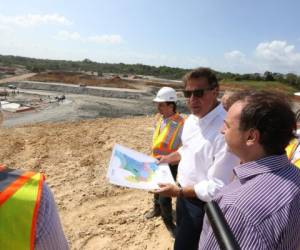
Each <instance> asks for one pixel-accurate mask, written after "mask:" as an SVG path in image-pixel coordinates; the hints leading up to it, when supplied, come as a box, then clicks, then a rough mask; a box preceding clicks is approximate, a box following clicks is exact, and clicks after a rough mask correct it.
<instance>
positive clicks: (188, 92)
mask: <svg viewBox="0 0 300 250" xmlns="http://www.w3.org/2000/svg"><path fill="white" fill-rule="evenodd" d="M214 88H215V87H209V88H206V89H194V90H183V95H184V97H185V98H190V97H191V96H192V95H193V96H194V97H202V96H203V95H204V93H205V91H207V90H212V89H214Z"/></svg>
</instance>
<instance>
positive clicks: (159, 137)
mask: <svg viewBox="0 0 300 250" xmlns="http://www.w3.org/2000/svg"><path fill="white" fill-rule="evenodd" d="M162 121H163V117H161V118H160V119H159V120H158V122H157V123H156V128H155V131H154V134H153V142H152V156H153V157H155V158H158V157H159V156H161V155H168V154H170V153H172V152H174V151H176V150H177V149H178V148H179V146H180V145H181V138H179V136H180V134H179V132H180V131H181V130H182V127H183V123H184V119H183V118H182V117H181V116H180V115H179V114H178V113H175V114H174V115H172V116H171V117H169V119H168V121H167V124H166V125H165V127H164V128H163V129H162V131H160V127H161V123H162Z"/></svg>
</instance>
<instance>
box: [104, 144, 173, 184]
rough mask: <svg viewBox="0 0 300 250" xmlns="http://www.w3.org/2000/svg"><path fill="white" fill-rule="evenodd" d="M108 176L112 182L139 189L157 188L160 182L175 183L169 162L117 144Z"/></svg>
mask: <svg viewBox="0 0 300 250" xmlns="http://www.w3.org/2000/svg"><path fill="white" fill-rule="evenodd" d="M107 177H108V180H109V182H110V183H112V184H115V185H119V186H124V187H130V188H139V189H156V188H158V183H173V184H174V183H175V182H174V179H173V177H172V175H171V171H170V169H169V166H168V164H159V165H157V164H156V159H155V158H152V157H150V156H148V155H145V154H142V153H140V152H137V151H134V150H132V149H130V148H126V147H124V146H121V145H119V144H116V145H115V146H114V148H113V152H112V156H111V160H110V163H109V168H108V172H107Z"/></svg>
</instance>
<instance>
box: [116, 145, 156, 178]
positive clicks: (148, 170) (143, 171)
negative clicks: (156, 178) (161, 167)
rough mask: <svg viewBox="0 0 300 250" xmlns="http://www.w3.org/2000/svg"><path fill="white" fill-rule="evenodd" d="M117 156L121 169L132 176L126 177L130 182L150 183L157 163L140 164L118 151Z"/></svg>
mask: <svg viewBox="0 0 300 250" xmlns="http://www.w3.org/2000/svg"><path fill="white" fill-rule="evenodd" d="M115 156H116V157H117V158H119V160H120V162H121V164H120V168H122V169H124V170H127V171H129V172H130V173H131V175H129V176H127V177H126V180H128V181H130V182H134V183H136V182H141V181H142V182H150V181H151V180H152V177H153V175H154V173H155V171H156V170H157V169H158V165H157V164H156V163H155V162H140V161H137V160H135V159H133V158H131V157H129V156H128V155H125V154H123V153H122V152H120V151H118V150H116V151H115Z"/></svg>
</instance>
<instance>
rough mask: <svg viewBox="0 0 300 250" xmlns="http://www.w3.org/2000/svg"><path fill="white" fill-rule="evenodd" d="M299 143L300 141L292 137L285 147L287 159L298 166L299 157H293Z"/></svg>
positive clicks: (299, 164)
mask: <svg viewBox="0 0 300 250" xmlns="http://www.w3.org/2000/svg"><path fill="white" fill-rule="evenodd" d="M299 144H300V142H299V141H298V140H297V139H294V140H292V141H291V142H290V144H289V145H288V146H287V147H286V148H285V151H286V154H287V157H288V159H289V160H290V161H291V162H292V163H293V164H294V165H295V166H297V167H298V168H300V158H298V159H295V154H296V151H297V149H298V147H299Z"/></svg>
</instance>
